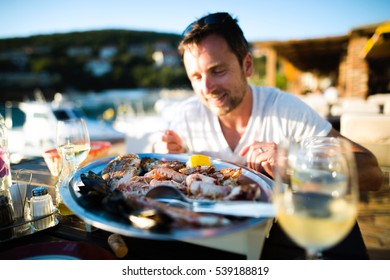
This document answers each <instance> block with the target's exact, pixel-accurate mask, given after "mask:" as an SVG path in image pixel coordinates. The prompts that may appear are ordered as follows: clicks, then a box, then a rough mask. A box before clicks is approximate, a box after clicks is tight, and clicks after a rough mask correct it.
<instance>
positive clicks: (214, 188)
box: [186, 174, 231, 199]
mask: <svg viewBox="0 0 390 280" xmlns="http://www.w3.org/2000/svg"><path fill="white" fill-rule="evenodd" d="M216 183H217V180H216V179H214V178H211V177H209V176H206V175H203V174H191V175H188V176H187V179H186V184H187V190H188V193H189V194H192V195H195V196H202V197H208V198H213V199H216V198H222V197H225V196H226V195H228V194H229V193H230V190H231V188H230V187H229V186H221V185H217V184H216Z"/></svg>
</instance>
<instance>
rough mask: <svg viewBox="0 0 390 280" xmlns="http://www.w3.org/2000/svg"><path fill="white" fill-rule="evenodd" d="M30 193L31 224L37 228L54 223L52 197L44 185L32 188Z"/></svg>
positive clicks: (46, 226)
mask: <svg viewBox="0 0 390 280" xmlns="http://www.w3.org/2000/svg"><path fill="white" fill-rule="evenodd" d="M31 194H32V197H31V200H30V214H31V217H32V220H33V221H34V222H33V226H34V227H35V228H36V229H38V230H41V229H45V228H48V227H49V226H51V225H52V223H54V216H53V215H52V214H53V210H54V206H53V199H52V197H51V195H50V194H49V193H48V191H47V188H46V187H44V186H41V187H37V188H34V189H33V190H32V192H31ZM46 216H47V217H46Z"/></svg>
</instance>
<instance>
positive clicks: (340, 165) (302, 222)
mask: <svg viewBox="0 0 390 280" xmlns="http://www.w3.org/2000/svg"><path fill="white" fill-rule="evenodd" d="M357 184H358V183H357V171H356V164H355V159H354V156H353V153H352V148H351V146H350V143H349V142H348V141H347V140H345V139H342V138H333V137H311V138H308V139H305V140H304V141H303V142H301V143H294V144H288V145H285V144H280V145H279V146H278V152H277V159H276V168H275V188H274V202H275V205H276V207H277V211H278V214H277V221H278V223H279V224H280V226H281V227H282V229H283V230H284V231H285V232H286V234H287V235H288V236H289V237H290V238H291V239H292V240H293V241H294V242H295V243H297V244H298V245H299V246H301V247H303V248H305V251H306V258H307V259H316V258H321V257H322V251H323V250H324V249H328V248H330V247H332V246H334V245H336V244H337V243H339V242H340V241H342V240H343V238H345V236H346V235H347V234H348V233H349V232H350V231H351V229H352V228H353V226H354V224H355V221H356V217H357V207H358V206H357V205H358V193H359V192H358V185H357Z"/></svg>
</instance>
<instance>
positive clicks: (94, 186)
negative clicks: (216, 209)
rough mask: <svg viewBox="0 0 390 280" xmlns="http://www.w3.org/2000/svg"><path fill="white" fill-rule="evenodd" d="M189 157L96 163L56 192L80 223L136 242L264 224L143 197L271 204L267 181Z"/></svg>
mask: <svg viewBox="0 0 390 280" xmlns="http://www.w3.org/2000/svg"><path fill="white" fill-rule="evenodd" d="M194 156H196V155H189V154H156V153H145V154H125V155H120V156H113V157H107V158H103V159H99V160H96V161H94V162H91V163H89V164H87V165H85V166H83V167H82V168H79V169H78V170H77V171H76V172H75V173H74V174H73V175H72V176H71V178H70V179H69V180H68V181H66V182H65V183H64V184H63V185H62V186H61V188H60V195H61V196H62V199H63V201H64V202H65V204H66V205H67V206H68V207H69V209H70V210H72V211H73V212H74V213H75V214H76V215H77V216H79V217H80V218H81V219H83V220H84V221H85V222H86V223H88V224H90V225H92V226H94V227H97V228H100V229H103V230H107V231H110V232H115V233H118V234H122V235H124V236H133V237H140V238H149V239H177V240H183V239H188V238H198V237H215V236H221V235H224V234H230V233H235V232H240V231H244V230H248V229H250V228H252V227H255V226H259V225H261V224H262V223H265V222H266V221H268V220H269V219H268V218H269V217H265V216H264V217H248V216H245V217H240V216H237V215H235V216H231V215H225V214H218V213H199V212H195V211H193V210H192V209H187V208H182V207H177V206H175V205H170V204H167V203H164V202H161V201H159V200H156V199H153V198H150V197H148V192H150V190H152V189H154V188H158V187H161V185H165V186H166V185H168V186H171V187H173V188H175V189H177V190H179V191H180V192H181V193H182V194H184V196H185V197H186V199H188V200H189V201H192V202H198V203H201V202H205V201H206V202H207V201H221V202H227V203H230V202H238V201H248V202H249V201H251V202H253V203H256V202H264V203H265V204H270V203H271V189H272V180H270V179H269V178H268V177H266V176H264V175H262V174H260V173H257V172H254V171H251V170H250V169H248V168H246V167H243V166H238V165H235V164H233V163H230V162H227V161H223V160H219V159H214V158H209V157H207V158H208V159H209V161H208V163H206V164H204V163H199V162H196V160H195V162H192V161H191V160H192V159H194ZM201 156H202V155H201ZM204 157H205V156H203V158H204ZM198 164H199V165H198ZM203 164H204V165H203Z"/></svg>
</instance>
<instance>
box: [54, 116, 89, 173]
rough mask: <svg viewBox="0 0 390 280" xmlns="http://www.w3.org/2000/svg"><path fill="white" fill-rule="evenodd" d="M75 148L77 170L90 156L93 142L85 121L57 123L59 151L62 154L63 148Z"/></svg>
mask: <svg viewBox="0 0 390 280" xmlns="http://www.w3.org/2000/svg"><path fill="white" fill-rule="evenodd" d="M69 146H73V150H74V156H75V165H76V168H77V167H78V166H79V165H80V163H82V162H83V161H84V160H85V159H86V158H87V156H88V153H89V151H90V150H91V142H90V139H89V132H88V128H87V125H86V123H85V121H84V120H83V119H81V118H80V119H68V120H63V121H58V123H57V150H58V153H59V154H62V152H61V149H62V148H63V147H69Z"/></svg>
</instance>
